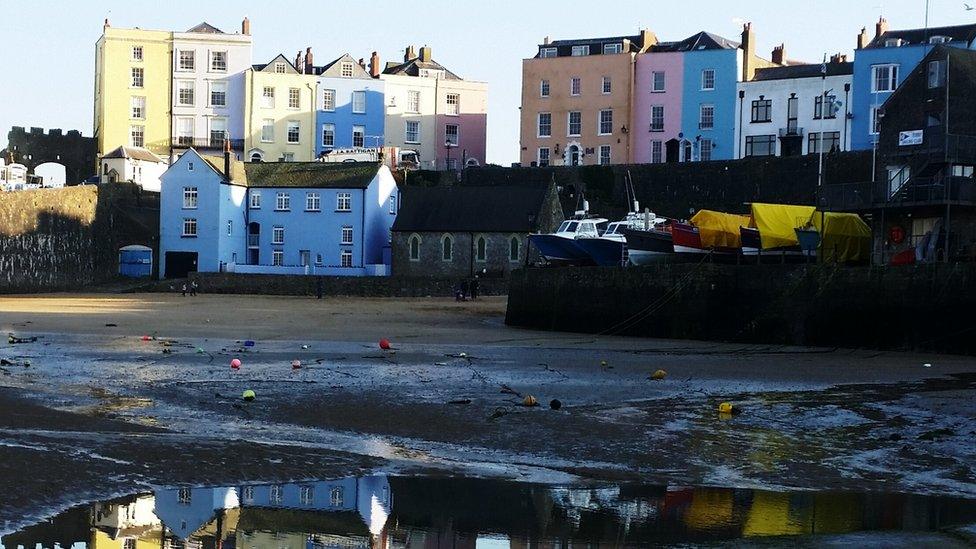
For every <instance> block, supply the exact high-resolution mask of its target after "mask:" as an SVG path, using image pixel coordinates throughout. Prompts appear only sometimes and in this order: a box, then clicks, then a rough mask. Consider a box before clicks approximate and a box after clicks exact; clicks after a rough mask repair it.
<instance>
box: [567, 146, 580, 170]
mask: <svg viewBox="0 0 976 549" xmlns="http://www.w3.org/2000/svg"><path fill="white" fill-rule="evenodd" d="M569 165H570V166H579V165H580V150H579V147H577V146H576V145H571V146H570V147H569Z"/></svg>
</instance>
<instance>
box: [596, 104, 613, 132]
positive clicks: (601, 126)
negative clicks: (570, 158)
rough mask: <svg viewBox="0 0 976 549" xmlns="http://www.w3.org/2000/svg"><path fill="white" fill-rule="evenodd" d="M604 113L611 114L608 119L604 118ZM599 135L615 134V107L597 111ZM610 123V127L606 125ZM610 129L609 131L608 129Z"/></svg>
mask: <svg viewBox="0 0 976 549" xmlns="http://www.w3.org/2000/svg"><path fill="white" fill-rule="evenodd" d="M604 115H609V119H608V120H604ZM596 123H597V124H596V128H597V132H596V134H597V135H612V134H613V109H602V110H601V111H600V112H599V113H597V119H596ZM607 124H609V128H608V127H606V125H607ZM607 130H609V131H607Z"/></svg>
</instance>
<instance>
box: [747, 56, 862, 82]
mask: <svg viewBox="0 0 976 549" xmlns="http://www.w3.org/2000/svg"><path fill="white" fill-rule="evenodd" d="M822 71H823V65H822V64H820V63H807V64H803V65H786V66H783V67H767V68H761V69H756V76H755V77H754V78H753V79H752V81H753V82H755V81H757V80H790V79H793V78H820V77H822V76H823V72H822ZM848 74H854V63H851V62H849V61H845V62H842V63H834V62H831V63H827V76H844V75H848Z"/></svg>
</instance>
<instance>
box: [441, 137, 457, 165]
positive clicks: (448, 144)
mask: <svg viewBox="0 0 976 549" xmlns="http://www.w3.org/2000/svg"><path fill="white" fill-rule="evenodd" d="M456 146H457V145H455V144H454V143H451V141H450V140H446V141H444V148H445V149H447V165H446V166H445V168H446V169H448V170H450V169H451V148H453V147H456Z"/></svg>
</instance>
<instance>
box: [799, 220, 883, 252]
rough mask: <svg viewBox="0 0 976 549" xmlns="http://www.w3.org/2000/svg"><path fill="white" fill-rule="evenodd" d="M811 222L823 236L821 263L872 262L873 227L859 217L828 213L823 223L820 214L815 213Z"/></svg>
mask: <svg viewBox="0 0 976 549" xmlns="http://www.w3.org/2000/svg"><path fill="white" fill-rule="evenodd" d="M810 221H811V223H812V224H813V226H814V227H815V228H816V229H817V231H818V232H819V233H820V234H822V235H823V238H822V239H821V248H820V252H821V253H820V257H821V261H824V262H836V263H867V262H869V261H870V260H871V227H868V224H867V223H865V222H864V220H863V219H861V217H860V216H859V215H857V214H852V213H835V212H826V213H824V214H823V221H822V222H821V214H820V212H815V213H814V214H813V217H812V218H811V219H810ZM821 224H823V225H825V227H821Z"/></svg>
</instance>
